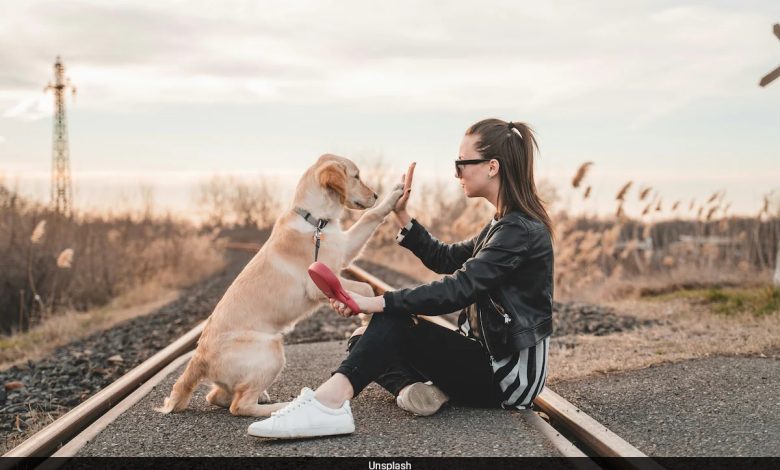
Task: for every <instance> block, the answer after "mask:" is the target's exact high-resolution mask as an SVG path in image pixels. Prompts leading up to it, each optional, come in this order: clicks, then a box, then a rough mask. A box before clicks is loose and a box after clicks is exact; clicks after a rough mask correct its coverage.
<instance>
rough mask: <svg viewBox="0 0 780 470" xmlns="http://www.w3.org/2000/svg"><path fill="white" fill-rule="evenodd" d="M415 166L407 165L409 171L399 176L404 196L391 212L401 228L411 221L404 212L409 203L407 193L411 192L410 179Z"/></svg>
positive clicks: (413, 163)
mask: <svg viewBox="0 0 780 470" xmlns="http://www.w3.org/2000/svg"><path fill="white" fill-rule="evenodd" d="M416 165H417V163H416V162H412V164H411V165H409V170H408V171H407V172H406V173H404V174H403V175H401V182H402V183H403V185H404V194H403V195H402V196H401V197H400V198H399V199H398V201H397V202H396V203H395V207H393V212H395V216H396V217H397V218H398V221H399V222H400V223H401V225H402V226H404V225H406V224H407V223H409V221H410V220H411V217H409V214H408V213H407V212H406V204H407V203H408V202H409V193H411V192H412V179H413V178H414V167H415V166H416Z"/></svg>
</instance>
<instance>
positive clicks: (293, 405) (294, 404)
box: [271, 395, 311, 416]
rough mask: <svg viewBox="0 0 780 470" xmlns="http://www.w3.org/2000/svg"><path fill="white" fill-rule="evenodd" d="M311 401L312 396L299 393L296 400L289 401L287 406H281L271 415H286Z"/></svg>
mask: <svg viewBox="0 0 780 470" xmlns="http://www.w3.org/2000/svg"><path fill="white" fill-rule="evenodd" d="M309 401H311V398H310V397H306V396H303V395H299V396H297V397H296V398H295V400H293V401H291V402H290V403H288V404H287V406H285V407H284V408H281V409H279V410H276V411H274V412H273V413H271V416H284V415H286V414H289V413H290V412H292V411H293V410H297V409H298V408H300V407H301V406H303V405H305V404H306V403H308V402H309Z"/></svg>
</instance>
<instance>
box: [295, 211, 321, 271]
mask: <svg viewBox="0 0 780 470" xmlns="http://www.w3.org/2000/svg"><path fill="white" fill-rule="evenodd" d="M293 210H294V211H295V212H296V213H297V214H298V215H300V216H301V217H303V219H304V220H305V221H306V222H308V223H310V224H312V225H313V226H314V228H315V230H314V261H317V256H318V255H319V252H320V240H321V239H322V229H323V228H325V226H326V225H328V222H330V219H315V218H314V216H313V215H311V213H310V212H309V211H307V210H305V209H301V208H300V207H296V208H294V209H293Z"/></svg>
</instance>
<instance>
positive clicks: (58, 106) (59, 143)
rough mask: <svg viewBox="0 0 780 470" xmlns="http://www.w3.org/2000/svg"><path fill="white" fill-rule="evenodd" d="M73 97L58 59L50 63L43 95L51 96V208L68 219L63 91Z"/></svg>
mask: <svg viewBox="0 0 780 470" xmlns="http://www.w3.org/2000/svg"><path fill="white" fill-rule="evenodd" d="M68 89H70V90H71V91H72V93H73V95H75V94H76V87H75V86H73V85H72V84H71V83H70V78H67V77H65V66H64V65H62V61H61V60H60V57H59V56H57V61H56V62H55V63H54V83H52V82H49V84H48V85H46V87H45V88H44V89H43V92H44V93H46V92H47V91H49V90H51V91H52V92H53V93H54V140H53V149H52V157H51V205H52V208H53V209H54V210H56V211H57V212H59V213H60V214H63V215H65V216H66V217H70V215H71V209H72V206H71V204H72V199H71V198H72V193H73V191H72V186H71V181H70V151H69V150H68V122H67V120H66V119H65V91H67V90H68Z"/></svg>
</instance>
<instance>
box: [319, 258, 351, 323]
mask: <svg viewBox="0 0 780 470" xmlns="http://www.w3.org/2000/svg"><path fill="white" fill-rule="evenodd" d="M309 277H311V280H312V281H314V283H315V284H317V287H319V288H320V290H321V291H322V293H323V294H325V295H327V296H328V298H329V299H336V300H338V301H339V302H341V303H343V304H345V305H346V306H347V307H349V309H350V310H352V313H359V312H360V307H358V304H356V303H355V301H354V300H352V297H350V296H349V294H347V291H345V290H344V288H343V287H341V283H340V282H339V278H338V277H336V275H335V274H333V271H331V270H330V268H329V267H328V266H327V265H325V264H323V263H320V262H319V261H315V262H313V263H312V264H311V266H309Z"/></svg>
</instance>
